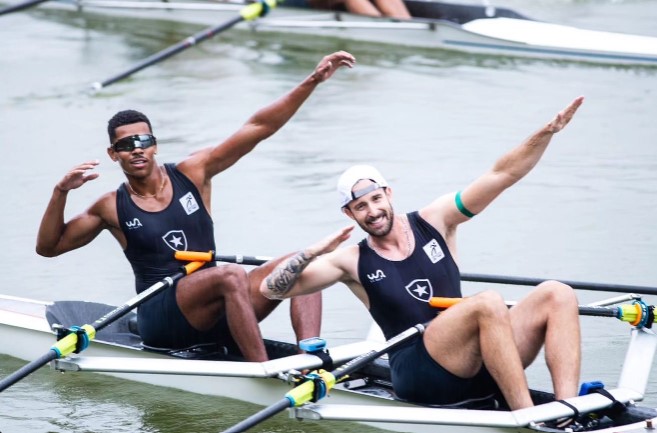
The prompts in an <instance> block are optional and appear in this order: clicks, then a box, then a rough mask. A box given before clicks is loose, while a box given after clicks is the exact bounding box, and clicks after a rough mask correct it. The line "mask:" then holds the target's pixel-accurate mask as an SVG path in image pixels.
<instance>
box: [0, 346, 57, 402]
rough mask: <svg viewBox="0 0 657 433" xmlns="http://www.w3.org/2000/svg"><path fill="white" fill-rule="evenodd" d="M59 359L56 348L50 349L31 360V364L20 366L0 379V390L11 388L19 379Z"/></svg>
mask: <svg viewBox="0 0 657 433" xmlns="http://www.w3.org/2000/svg"><path fill="white" fill-rule="evenodd" d="M54 359H57V353H56V352H55V351H54V350H49V351H48V353H46V354H44V355H43V356H41V358H39V359H35V360H34V361H32V362H30V363H29V364H26V365H24V366H23V367H21V368H19V369H18V370H16V371H15V372H13V373H12V374H10V375H9V376H6V377H5V378H3V379H2V380H0V392H2V391H4V390H5V389H7V388H9V387H10V386H12V385H13V384H15V383H16V382H18V381H19V380H21V379H23V378H25V377H27V376H28V375H30V374H32V373H34V372H35V371H37V370H38V369H39V368H41V367H43V366H44V365H46V364H47V363H49V362H50V361H52V360H54Z"/></svg>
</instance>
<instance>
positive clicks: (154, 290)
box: [0, 262, 205, 392]
mask: <svg viewBox="0 0 657 433" xmlns="http://www.w3.org/2000/svg"><path fill="white" fill-rule="evenodd" d="M204 264H205V262H192V263H188V264H186V265H185V266H183V267H182V269H181V270H180V272H177V273H176V274H174V275H172V276H170V277H166V278H165V279H163V280H162V281H160V282H158V283H155V284H154V285H152V286H151V287H149V288H148V289H146V290H144V291H143V292H141V293H140V294H138V295H137V296H135V297H134V298H132V299H130V300H129V301H128V302H126V303H125V304H123V305H122V306H120V307H117V308H115V309H114V310H112V311H110V312H109V313H107V314H105V315H104V316H103V317H101V318H99V319H98V320H96V321H95V322H94V323H93V325H84V326H82V327H81V329H82V332H83V334H86V337H85V338H87V339H88V340H93V339H94V338H95V336H96V332H97V331H100V330H101V329H103V328H104V327H106V326H108V325H110V324H111V323H113V322H114V321H116V320H117V319H119V318H120V317H122V316H124V315H125V314H127V313H128V312H130V310H132V309H133V308H135V307H137V306H139V305H140V304H143V303H144V302H146V301H147V300H149V299H151V298H152V297H153V296H155V295H157V294H158V293H160V292H162V291H163V290H164V289H166V288H168V287H171V286H173V283H174V282H176V281H177V280H179V279H180V278H182V277H184V276H185V275H189V274H191V273H192V272H194V271H196V270H197V269H199V268H200V267H201V266H203V265H204ZM83 336H84V335H83ZM78 338H79V337H78V335H77V334H75V333H70V334H68V335H66V336H65V337H64V338H62V339H61V340H59V341H57V343H55V344H54V345H53V346H52V347H51V348H50V350H49V351H48V352H47V353H46V354H44V355H43V356H41V357H40V358H38V359H35V360H34V361H32V362H29V363H28V364H27V365H25V366H23V367H21V368H20V369H18V370H17V371H15V372H14V373H12V374H10V375H9V376H7V377H5V378H4V379H2V381H0V392H2V391H4V390H5V389H7V388H9V387H10V386H11V385H13V384H14V383H16V382H18V381H19V380H21V379H23V378H24V377H26V376H28V375H29V374H31V373H33V372H35V371H36V370H38V369H39V368H41V367H43V366H44V365H46V364H47V363H48V362H50V361H52V360H54V359H58V358H61V357H62V356H66V355H69V354H71V353H73V352H74V351H75V350H76V349H77V348H78V346H79V345H78ZM87 343H88V341H87ZM85 344H86V343H85ZM84 348H86V345H85V346H84V347H82V348H81V349H82V350H84Z"/></svg>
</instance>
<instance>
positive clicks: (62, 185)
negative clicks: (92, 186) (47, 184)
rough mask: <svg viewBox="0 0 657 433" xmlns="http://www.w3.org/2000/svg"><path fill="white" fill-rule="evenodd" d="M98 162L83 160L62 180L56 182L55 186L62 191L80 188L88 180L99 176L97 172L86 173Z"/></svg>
mask: <svg viewBox="0 0 657 433" xmlns="http://www.w3.org/2000/svg"><path fill="white" fill-rule="evenodd" d="M98 164H99V161H98V160H95V161H89V162H83V163H82V164H80V165H77V166H75V167H73V168H72V169H71V170H70V171H69V172H68V173H66V175H65V176H64V178H63V179H62V180H60V181H59V183H57V188H59V189H60V190H62V191H70V190H72V189H76V188H80V187H81V186H82V185H84V184H85V183H87V182H88V181H90V180H93V179H96V178H97V177H98V176H100V174H99V173H87V171H88V170H93V169H94V168H96V166H97V165H98Z"/></svg>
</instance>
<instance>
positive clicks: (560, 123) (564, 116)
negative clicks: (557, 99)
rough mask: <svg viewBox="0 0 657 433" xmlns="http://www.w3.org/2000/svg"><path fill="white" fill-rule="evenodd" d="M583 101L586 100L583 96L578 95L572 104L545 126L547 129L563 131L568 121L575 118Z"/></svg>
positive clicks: (554, 132)
mask: <svg viewBox="0 0 657 433" xmlns="http://www.w3.org/2000/svg"><path fill="white" fill-rule="evenodd" d="M582 102H584V97H583V96H578V97H577V98H575V100H574V101H573V102H571V103H570V105H568V106H567V107H566V108H564V109H563V110H561V111H560V112H559V113H557V115H556V116H555V118H554V119H552V121H551V122H550V123H548V124H547V125H546V126H545V127H546V128H547V130H548V131H550V132H551V133H553V134H556V133H557V132H559V131H561V130H562V129H563V128H564V127H565V126H566V125H567V124H568V122H570V119H572V118H573V116H574V115H575V112H576V111H577V109H578V108H579V106H580V105H582Z"/></svg>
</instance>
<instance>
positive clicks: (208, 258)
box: [176, 251, 273, 266]
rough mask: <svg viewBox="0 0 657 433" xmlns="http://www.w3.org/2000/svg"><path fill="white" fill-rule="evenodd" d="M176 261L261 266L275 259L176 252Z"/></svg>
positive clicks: (198, 252) (211, 252)
mask: <svg viewBox="0 0 657 433" xmlns="http://www.w3.org/2000/svg"><path fill="white" fill-rule="evenodd" d="M176 259H178V260H184V261H201V262H226V263H237V264H240V265H253V266H260V265H263V264H265V263H267V262H268V261H270V260H272V259H273V257H267V256H242V255H240V254H237V255H234V256H221V255H218V254H217V253H215V252H214V251H208V252H200V251H176Z"/></svg>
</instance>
